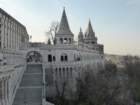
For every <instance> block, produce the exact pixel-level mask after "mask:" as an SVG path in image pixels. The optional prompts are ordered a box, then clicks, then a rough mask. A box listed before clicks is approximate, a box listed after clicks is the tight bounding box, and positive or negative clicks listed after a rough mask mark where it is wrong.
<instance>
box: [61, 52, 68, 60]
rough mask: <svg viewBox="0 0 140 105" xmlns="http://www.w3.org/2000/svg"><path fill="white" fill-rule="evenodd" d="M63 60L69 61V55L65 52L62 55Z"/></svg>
mask: <svg viewBox="0 0 140 105" xmlns="http://www.w3.org/2000/svg"><path fill="white" fill-rule="evenodd" d="M60 60H61V62H67V61H68V55H67V54H65V53H63V54H62V55H61V57H60Z"/></svg>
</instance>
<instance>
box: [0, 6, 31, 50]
mask: <svg viewBox="0 0 140 105" xmlns="http://www.w3.org/2000/svg"><path fill="white" fill-rule="evenodd" d="M28 40H29V36H28V33H27V30H26V28H25V26H23V25H22V24H21V23H19V22H18V21H17V20H16V19H14V18H13V17H12V16H10V15H9V14H8V13H6V12H5V11H4V10H2V9H1V8H0V49H19V48H21V47H27V45H28Z"/></svg>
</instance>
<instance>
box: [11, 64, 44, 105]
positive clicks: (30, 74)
mask: <svg viewBox="0 0 140 105" xmlns="http://www.w3.org/2000/svg"><path fill="white" fill-rule="evenodd" d="M42 80H43V72H42V65H41V64H35V65H33V64H30V65H29V64H28V65H27V69H26V71H25V72H24V74H23V78H22V80H21V83H20V86H19V89H18V90H17V92H16V96H15V99H14V102H13V105H42V87H43V84H42V83H43V82H42Z"/></svg>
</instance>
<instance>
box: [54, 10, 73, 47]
mask: <svg viewBox="0 0 140 105" xmlns="http://www.w3.org/2000/svg"><path fill="white" fill-rule="evenodd" d="M73 37H74V35H73V33H72V32H71V30H70V27H69V24H68V20H67V16H66V12H65V9H64V10H63V14H62V18H61V22H60V25H59V28H58V31H57V32H56V35H55V39H56V44H72V43H73Z"/></svg>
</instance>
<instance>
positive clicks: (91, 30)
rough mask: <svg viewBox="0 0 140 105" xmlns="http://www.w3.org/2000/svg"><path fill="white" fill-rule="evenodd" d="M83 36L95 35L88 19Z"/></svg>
mask: <svg viewBox="0 0 140 105" xmlns="http://www.w3.org/2000/svg"><path fill="white" fill-rule="evenodd" d="M85 37H86V38H93V37H95V32H94V31H93V29H92V25H91V22H90V20H89V23H88V28H87V30H86V32H85Z"/></svg>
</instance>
